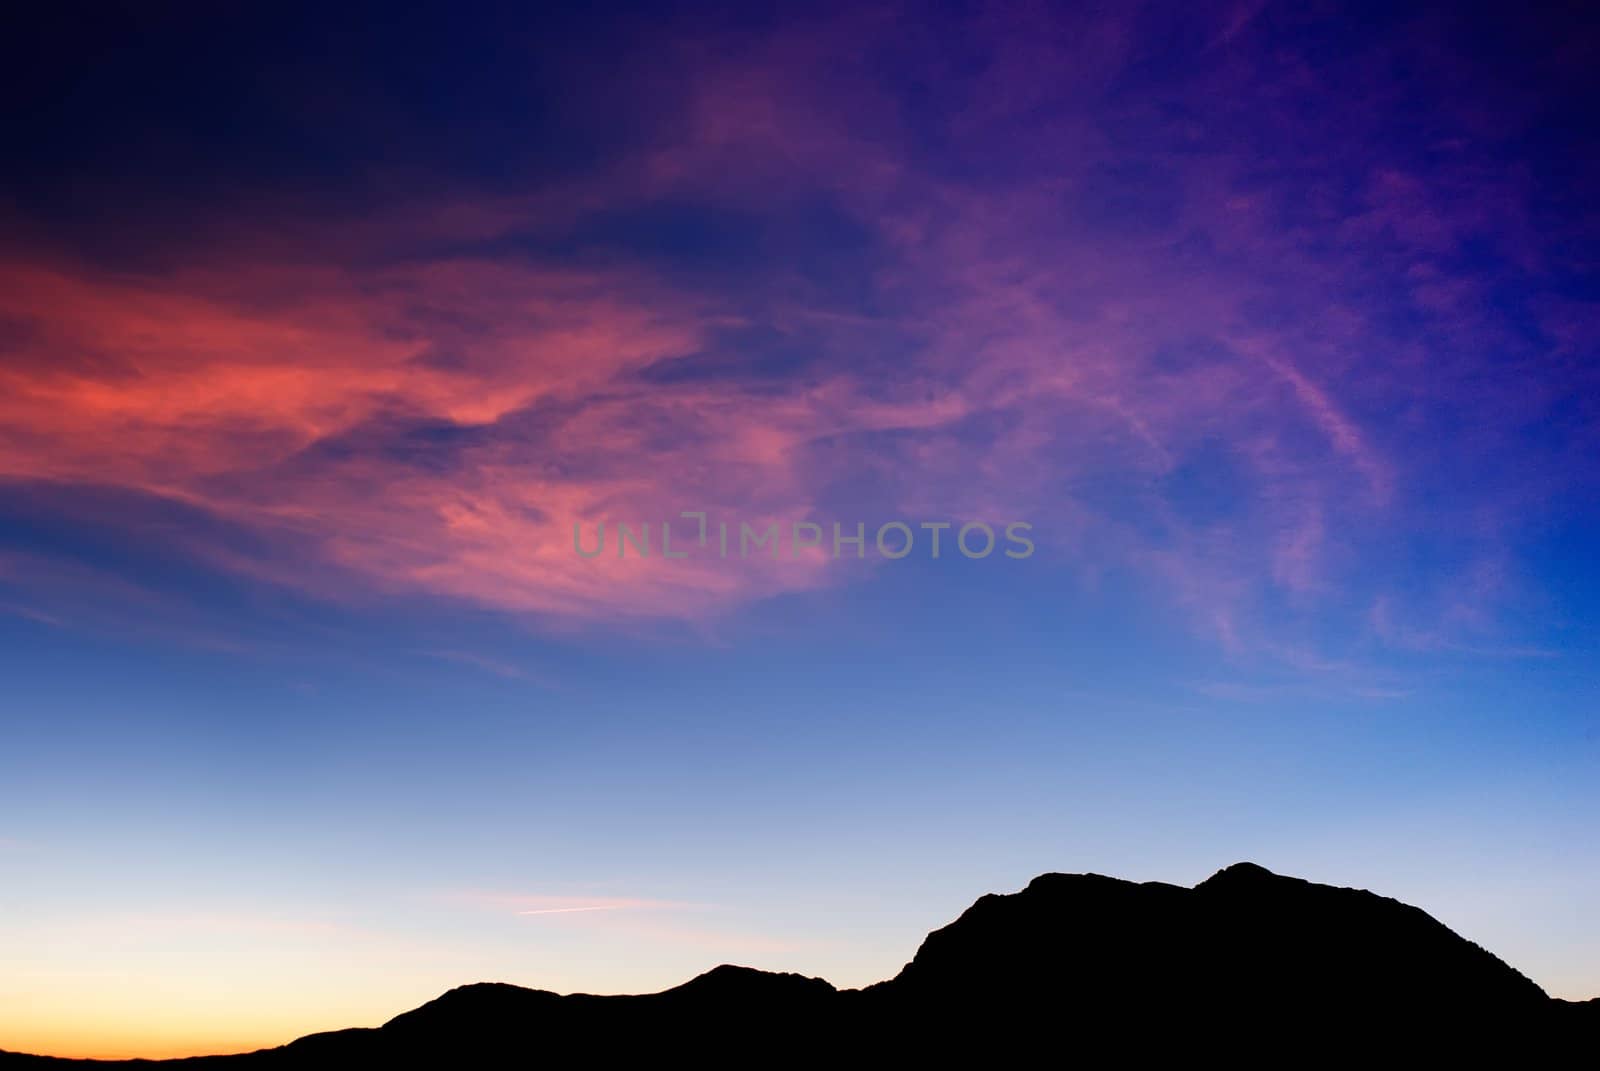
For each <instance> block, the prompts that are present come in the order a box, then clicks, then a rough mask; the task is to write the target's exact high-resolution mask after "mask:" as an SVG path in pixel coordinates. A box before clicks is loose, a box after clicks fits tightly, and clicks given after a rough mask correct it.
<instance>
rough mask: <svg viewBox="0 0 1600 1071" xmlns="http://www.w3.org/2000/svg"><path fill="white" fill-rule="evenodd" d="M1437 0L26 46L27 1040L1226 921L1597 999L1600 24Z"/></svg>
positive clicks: (101, 21) (550, 20)
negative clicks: (1321, 921) (960, 931)
mask: <svg viewBox="0 0 1600 1071" xmlns="http://www.w3.org/2000/svg"><path fill="white" fill-rule="evenodd" d="M1467 6H1471V5H1467ZM552 7H554V5H552ZM1402 7H1404V5H1402ZM1454 8H1455V5H1439V6H1437V7H1424V6H1413V7H1409V8H1406V9H1405V10H1399V9H1397V7H1396V6H1395V5H1389V4H1374V5H1370V6H1369V5H1349V4H1347V5H1323V4H1309V5H1307V4H1276V3H1264V2H1254V0H1244V2H1231V3H1205V2H1202V3H1186V4H1149V5H1140V4H1128V5H1122V4H1117V5H1092V6H1088V5H1074V6H1049V5H1033V4H1027V3H1007V4H998V3H992V4H991V3H945V4H937V5H905V6H876V5H872V4H862V3H854V4H840V5H834V6H828V5H814V4H813V5H794V6H790V7H787V8H767V7H758V6H751V7H749V8H744V7H740V6H738V5H725V6H719V7H694V6H683V5H674V6H672V7H671V8H667V7H665V6H652V5H637V4H619V5H605V6H604V8H603V12H602V13H600V14H594V15H590V14H585V13H583V10H582V8H580V7H579V6H576V5H575V6H573V7H572V8H571V10H570V11H568V12H566V13H561V12H559V11H554V10H552V11H542V12H541V10H540V9H539V6H538V5H516V4H507V5H492V6H480V7H476V8H474V9H473V10H472V11H471V12H468V11H466V10H464V9H463V8H462V7H460V6H456V5H439V6H429V5H392V4H372V5H330V4H326V3H319V4H310V5H304V6H301V5H295V4H281V5H280V4H274V5H262V6H260V7H258V8H256V9H255V10H254V13H253V14H252V13H249V11H248V10H247V9H246V8H244V7H237V6H235V5H188V4H183V5H154V6H145V5H130V6H127V7H119V6H100V7H96V8H93V9H92V12H93V13H92V14H85V13H84V12H83V11H78V10H67V9H63V11H62V13H61V14H60V15H59V16H58V19H59V21H55V22H49V21H34V22H31V23H30V24H28V25H26V26H16V27H12V28H8V29H7V30H5V31H4V32H0V84H3V91H4V95H5V101H6V105H5V107H4V110H3V116H4V118H3V124H0V145H3V146H4V158H5V161H6V162H5V165H4V166H3V167H0V674H3V678H0V679H3V683H4V686H3V689H0V1049H13V1050H23V1051H32V1052H43V1053H50V1054H57V1055H96V1056H131V1055H142V1056H166V1055H186V1054H193V1053H202V1052H220V1051H237V1050H244V1049H251V1048H256V1047H260V1046H265V1045H275V1044H280V1043H282V1042H284V1041H287V1040H289V1039H291V1038H293V1037H296V1036H299V1035H303V1034H306V1033H310V1032H312V1031H315V1030H325V1029H333V1028H339V1027H346V1026H370V1025H377V1024H378V1023H380V1022H382V1021H384V1020H385V1019H387V1018H389V1017H391V1016H392V1015H394V1014H396V1013H398V1012H400V1011H403V1010H405V1009H407V1008H409V1007H412V1006H414V1005H416V1004H418V1003H421V1002H422V1001H424V1000H427V999H429V998H431V997H433V996H436V995H437V994H439V993H440V992H442V991H444V990H445V989H448V988H450V987H452V986H455V985H459V984H463V983H467V982H472V981H479V980H501V981H508V982H515V983H519V984H523V985H529V986H535V987H539V988H546V989H554V990H558V991H563V992H566V991H589V992H606V993H614V992H643V991H653V990H656V989H659V988H662V987H665V986H668V985H672V984H676V983H677V982H680V981H683V980H685V979H687V978H688V977H690V976H692V975H694V974H696V973H699V972H700V971H703V970H705V969H707V968H709V967H711V966H714V965H716V964H718V963H723V962H735V963H742V964H748V965H751V966H756V967H763V968H770V969H780V970H792V971H799V972H803V973H805V974H813V975H821V976H823V977H826V978H827V979H829V980H830V981H832V982H833V983H835V984H836V985H840V986H856V985H862V984H866V983H869V982H872V981H876V980H879V979H882V978H886V977H889V976H890V975H892V974H894V973H895V972H896V971H897V970H898V969H899V967H900V966H901V965H902V964H903V963H904V962H905V961H906V960H908V959H909V958H910V957H911V955H912V953H913V952H914V951H915V949H916V947H917V944H918V942H919V941H920V939H921V937H922V935H923V934H925V933H926V932H927V931H928V930H930V929H932V928H934V927H936V926H939V925H943V924H944V923H946V922H948V921H950V920H951V919H952V918H954V917H955V916H956V915H957V914H958V913H959V912H960V911H961V910H962V909H963V908H964V907H965V906H966V905H967V904H969V903H970V902H971V901H972V900H973V899H975V898H976V897H977V896H979V895H980V894H982V893H985V892H990V891H1011V890H1014V889H1016V888H1018V887H1020V886H1021V885H1023V884H1025V883H1026V881H1027V880H1028V879H1029V878H1030V877H1032V876H1033V875H1035V874H1038V873H1041V872H1044V871H1051V870H1060V871H1097V872H1101V873H1109V874H1114V875H1117V876H1121V877H1127V878H1133V879H1138V880H1163V881H1171V882H1176V883H1180V884H1185V885H1188V884H1192V883H1194V882H1196V881H1199V880H1201V879H1203V878H1205V877H1206V876H1207V875H1209V874H1210V873H1211V872H1213V871H1215V870H1217V869H1219V868H1221V867H1222V866H1225V865H1227V864H1229V863H1233V862H1236V861H1238V860H1241V859H1251V860H1254V861H1256V862H1259V863H1261V864H1263V865H1265V866H1268V867H1270V868H1272V869H1274V870H1277V871H1279V872H1282V873H1290V874H1295V875H1298V876H1302V877H1307V878H1311V879H1313V880H1318V881H1327V882H1330V883H1332V884H1337V885H1354V886H1360V887H1364V888H1370V889H1373V890H1375V891H1377V892H1381V893H1383V894H1385V895H1389V896H1394V897H1396V898H1398V899H1401V900H1404V901H1406V902H1409V903H1414V904H1417V905H1419V906H1421V907H1423V908H1424V909H1426V910H1428V911H1429V912H1430V913H1432V914H1433V915H1434V916H1435V917H1437V918H1439V919H1440V920H1441V921H1442V922H1444V923H1446V924H1447V925H1449V926H1450V927H1451V928H1453V929H1455V930H1456V931H1457V932H1459V933H1461V934H1462V935H1463V936H1465V937H1467V938H1469V939H1471V940H1473V941H1475V942H1477V943H1479V944H1481V945H1483V946H1485V947H1486V948H1488V949H1490V950H1491V951H1493V952H1495V953H1496V954H1497V955H1499V956H1501V957H1502V958H1504V959H1505V960H1506V961H1507V962H1509V963H1510V964H1511V965H1512V966H1514V967H1516V968H1517V969H1519V970H1521V971H1522V972H1523V973H1525V974H1527V975H1528V976H1529V977H1531V978H1532V979H1533V980H1534V981H1536V982H1538V983H1539V984H1540V985H1542V986H1543V987H1544V988H1545V989H1546V990H1547V991H1548V992H1550V993H1551V994H1552V995H1556V996H1563V997H1570V998H1580V997H1582V998H1587V997H1591V996H1600V925H1597V923H1600V916H1597V914H1596V905H1597V904H1600V840H1597V838H1596V834H1595V831H1596V830H1597V829H1600V733H1597V724H1600V718H1597V705H1596V704H1597V698H1596V697H1597V688H1596V686H1597V684H1600V659H1597V654H1600V565H1597V561H1596V547H1597V546H1600V542H1597V537H1600V464H1597V461H1596V457H1597V450H1600V362H1597V360H1596V343H1597V339H1600V213H1597V211H1596V209H1595V203H1594V198H1595V195H1596V193H1597V191H1600V153H1597V151H1596V143H1595V140H1594V138H1593V122H1594V117H1593V111H1592V108H1593V104H1592V102H1593V101H1594V100H1596V99H1600V73H1597V67H1596V64H1595V55H1596V54H1597V53H1596V47H1597V45H1600V35H1597V34H1596V33H1595V32H1594V31H1593V29H1592V28H1591V29H1589V30H1587V31H1585V30H1584V28H1583V27H1581V26H1579V25H1577V23H1576V21H1575V12H1576V10H1577V9H1576V8H1573V9H1571V12H1570V13H1569V14H1568V15H1566V16H1562V15H1560V14H1559V13H1556V14H1541V13H1540V12H1539V10H1538V8H1537V7H1536V6H1534V7H1530V6H1523V5H1506V6H1503V7H1502V8H1501V9H1500V10H1499V11H1498V13H1496V14H1493V15H1484V16H1471V15H1467V14H1463V13H1460V12H1457V11H1455V10H1454ZM224 9H226V10H224ZM1550 10H1551V11H1558V10H1559V9H1554V8H1552V9H1550ZM43 18H44V16H36V20H37V19H43ZM686 511H699V512H703V513H705V514H706V515H707V516H708V518H709V520H710V522H711V524H712V526H713V527H712V532H713V535H712V538H711V540H710V542H709V543H708V546H707V547H704V548H702V547H699V546H698V545H697V543H696V541H695V540H694V538H693V534H694V531H695V522H694V521H693V520H692V519H684V518H682V517H680V514H682V513H683V512H686ZM664 521H670V522H672V526H673V527H672V538H673V540H674V543H675V545H677V544H679V541H680V540H681V541H682V544H683V545H685V546H687V547H688V548H689V553H688V556H687V557H685V558H681V559H676V558H675V559H672V560H665V559H662V558H661V557H660V555H659V553H657V554H655V555H652V556H651V557H649V558H639V557H637V556H635V555H633V554H631V553H630V554H629V555H628V556H627V557H624V558H621V559H619V558H618V557H617V556H616V553H615V546H614V543H613V544H612V545H608V546H607V548H606V550H605V551H604V552H603V553H602V554H600V555H599V556H596V557H593V558H589V557H585V556H583V555H580V554H579V553H577V552H576V551H575V548H574V541H573V537H574V526H575V525H577V526H580V528H581V532H582V534H583V538H584V540H585V541H586V542H592V540H593V538H594V535H595V532H596V526H597V525H598V524H600V523H605V524H606V525H607V528H608V535H614V533H615V526H616V524H618V523H628V524H630V526H634V527H637V526H638V525H640V524H643V523H646V522H648V523H649V524H650V525H651V528H652V529H653V530H654V532H655V533H656V534H657V536H659V531H660V524H661V523H662V522H664ZM719 521H720V522H722V523H726V524H729V525H730V526H732V527H733V528H735V529H737V527H738V525H740V524H741V523H748V524H749V525H751V526H752V527H756V528H765V527H766V526H767V525H770V524H773V523H776V524H779V525H780V526H787V527H785V528H784V530H785V531H792V526H793V524H794V523H795V522H809V523H814V524H817V525H818V526H819V527H820V528H821V529H822V530H823V533H824V534H823V545H822V547H821V548H819V550H817V551H803V552H801V553H799V554H794V553H792V552H791V549H790V546H789V545H788V543H789V540H788V536H787V535H785V537H784V539H785V543H784V546H783V547H782V550H781V553H780V555H779V557H778V559H777V560H773V559H772V558H771V557H770V556H766V555H764V554H757V553H752V554H751V555H749V556H747V557H745V558H742V559H741V558H739V557H738V556H737V555H736V554H730V555H729V556H728V557H721V556H719V555H717V554H716V553H714V549H715V548H714V544H715V535H714V532H715V527H714V526H715V524H716V523H717V522H719ZM890 521H900V522H903V523H905V524H906V525H907V526H908V527H910V528H911V529H913V530H914V531H915V534H916V542H915V543H914V545H913V547H912V551H911V553H909V554H907V555H906V556H905V557H903V558H899V559H897V560H891V559H889V558H887V557H885V556H883V555H881V554H879V553H878V551H877V549H876V548H875V547H874V546H873V538H872V534H873V532H874V531H875V530H876V529H877V528H878V527H879V526H880V525H882V524H884V523H886V522H890ZM835 522H837V523H839V524H840V525H841V526H842V528H843V529H844V530H845V534H853V533H854V531H855V526H856V525H857V524H858V523H859V524H861V525H863V527H864V531H865V532H866V540H867V542H866V546H865V553H864V555H863V556H862V557H860V558H857V557H856V556H855V552H854V550H853V549H852V548H849V547H846V548H845V552H844V553H843V554H842V555H841V556H839V557H838V558H835V557H834V556H833V555H832V554H831V553H830V552H829V551H830V546H829V542H830V540H831V529H832V525H833V524H834V523H835ZM924 522H928V523H939V522H949V523H951V524H952V525H953V527H952V528H951V529H948V530H945V532H944V539H945V544H944V546H943V548H942V553H941V554H940V556H939V557H937V558H935V557H933V556H932V554H931V553H930V549H929V547H928V545H927V542H926V536H927V535H928V534H929V532H928V530H926V529H921V528H919V527H918V526H919V525H921V524H922V523H924ZM968 522H983V523H986V524H989V525H990V526H991V527H992V528H993V529H994V530H995V532H996V533H997V534H999V533H1001V532H1002V530H1003V529H1004V527H1005V525H1006V524H1008V523H1011V522H1025V523H1027V524H1029V525H1031V529H1030V530H1029V535H1030V538H1031V539H1032V541H1033V543H1034V545H1035V548H1036V549H1035V551H1034V553H1033V554H1031V555H1030V556H1027V557H1025V558H1016V557H1007V556H1005V555H1004V554H1003V553H1002V552H1003V550H1004V549H1005V547H1006V543H1005V541H1004V537H1003V535H1000V539H999V542H998V544H997V549H996V550H995V552H994V553H993V554H991V555H990V556H988V557H984V558H981V559H970V558H968V557H966V556H964V555H962V554H960V553H958V552H956V551H955V550H953V549H952V541H953V539H954V536H955V531H956V529H959V528H960V527H961V526H962V525H963V524H966V523H968ZM893 538H894V540H895V543H896V545H898V539H899V537H898V536H896V537H893ZM652 549H655V550H657V551H659V545H657V546H656V547H654V548H652Z"/></svg>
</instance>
